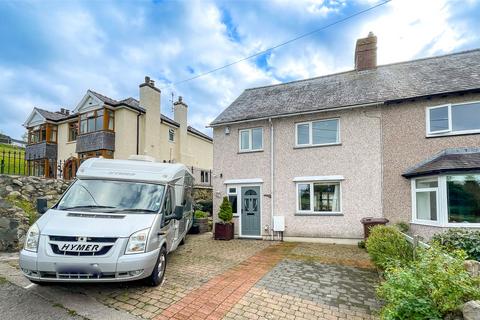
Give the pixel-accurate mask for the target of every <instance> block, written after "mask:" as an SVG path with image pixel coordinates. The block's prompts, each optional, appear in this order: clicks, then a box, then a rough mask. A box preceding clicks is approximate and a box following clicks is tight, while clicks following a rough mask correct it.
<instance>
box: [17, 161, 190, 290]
mask: <svg viewBox="0 0 480 320" xmlns="http://www.w3.org/2000/svg"><path fill="white" fill-rule="evenodd" d="M192 189H193V176H192V174H191V173H190V172H189V170H188V169H187V167H186V166H184V165H182V164H167V163H157V162H154V161H153V159H150V158H148V157H145V156H143V157H142V156H132V157H130V159H129V160H108V159H101V158H93V159H88V160H86V161H85V162H83V163H82V165H81V166H80V168H79V169H78V172H77V179H76V180H75V181H74V182H73V183H72V185H71V186H70V187H69V188H68V190H67V191H66V192H65V193H64V195H63V196H62V198H61V199H60V200H59V201H58V203H57V204H56V205H54V206H53V207H52V208H51V209H48V210H47V208H40V209H39V212H40V213H43V212H44V214H43V215H42V216H41V217H40V219H38V221H37V222H36V223H35V224H34V225H33V226H32V227H31V228H30V229H29V231H28V233H27V236H26V241H25V246H24V249H23V250H22V251H21V253H20V267H21V269H22V272H23V273H24V275H25V276H26V277H27V278H28V279H30V281H32V282H34V283H39V284H42V283H44V282H64V281H74V282H110V281H132V280H138V279H145V280H146V281H147V283H148V284H150V285H158V284H160V283H161V282H162V280H163V277H164V275H165V268H166V263H167V253H169V252H171V251H173V250H175V249H176V248H177V246H178V245H180V244H182V243H183V242H184V241H185V238H186V235H187V232H188V230H189V229H190V227H191V226H192V220H193V199H192V191H193V190H192Z"/></svg>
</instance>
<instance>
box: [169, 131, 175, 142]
mask: <svg viewBox="0 0 480 320" xmlns="http://www.w3.org/2000/svg"><path fill="white" fill-rule="evenodd" d="M168 141H170V142H174V141H175V130H173V129H168Z"/></svg>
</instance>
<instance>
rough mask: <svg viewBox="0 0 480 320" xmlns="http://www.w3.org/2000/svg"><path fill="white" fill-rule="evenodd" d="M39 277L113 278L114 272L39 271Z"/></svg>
mask: <svg viewBox="0 0 480 320" xmlns="http://www.w3.org/2000/svg"><path fill="white" fill-rule="evenodd" d="M40 277H41V278H44V279H114V278H115V272H103V273H98V274H92V273H76V272H67V273H65V272H63V273H56V272H40Z"/></svg>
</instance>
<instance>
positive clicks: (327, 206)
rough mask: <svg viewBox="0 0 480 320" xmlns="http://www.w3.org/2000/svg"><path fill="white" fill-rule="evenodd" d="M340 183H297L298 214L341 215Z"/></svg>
mask: <svg viewBox="0 0 480 320" xmlns="http://www.w3.org/2000/svg"><path fill="white" fill-rule="evenodd" d="M340 192H341V188H340V182H338V181H315V182H298V183H297V212H298V213H312V214H315V213H320V214H321V213H341V206H340V198H341V196H340Z"/></svg>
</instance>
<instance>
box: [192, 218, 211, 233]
mask: <svg viewBox="0 0 480 320" xmlns="http://www.w3.org/2000/svg"><path fill="white" fill-rule="evenodd" d="M194 224H195V226H197V227H198V233H205V232H208V218H195V223H194Z"/></svg>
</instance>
